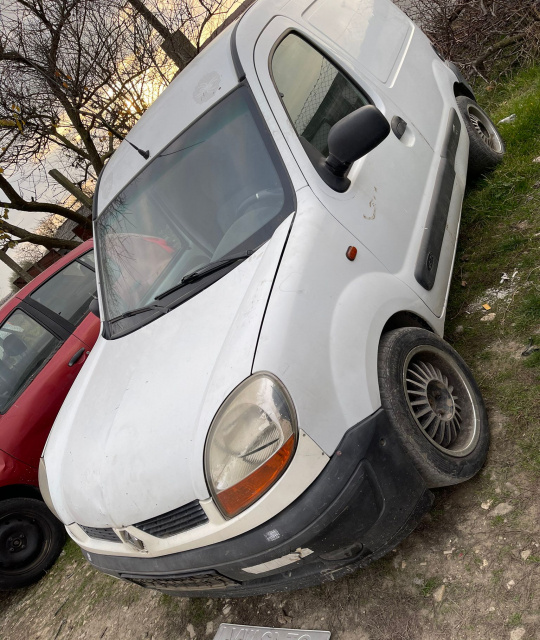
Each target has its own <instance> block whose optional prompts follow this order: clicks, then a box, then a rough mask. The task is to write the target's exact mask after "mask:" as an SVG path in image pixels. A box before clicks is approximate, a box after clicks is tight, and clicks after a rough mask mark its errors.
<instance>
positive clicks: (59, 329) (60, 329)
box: [10, 298, 75, 341]
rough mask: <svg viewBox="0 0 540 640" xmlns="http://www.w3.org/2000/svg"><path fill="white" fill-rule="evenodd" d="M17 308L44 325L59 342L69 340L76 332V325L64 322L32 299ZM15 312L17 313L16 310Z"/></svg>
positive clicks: (27, 299)
mask: <svg viewBox="0 0 540 640" xmlns="http://www.w3.org/2000/svg"><path fill="white" fill-rule="evenodd" d="M17 308H18V309H21V311H24V312H25V313H27V314H28V315H29V316H31V317H32V318H33V319H34V320H36V321H37V322H39V324H41V325H43V326H44V327H45V328H46V329H47V330H48V331H50V332H51V333H52V334H53V335H54V336H55V337H57V338H58V339H59V340H62V341H65V340H67V339H68V338H69V336H70V335H71V334H72V333H73V331H75V326H74V325H72V324H71V323H70V322H67V321H66V320H64V318H62V317H61V316H58V315H57V314H56V313H54V312H53V311H51V310H50V309H49V308H48V307H45V306H44V305H42V304H40V303H39V302H36V301H35V300H32V299H31V298H25V299H24V300H22V301H21V302H20V303H19V306H18V307H17ZM14 311H16V309H14ZM10 315H11V314H10Z"/></svg>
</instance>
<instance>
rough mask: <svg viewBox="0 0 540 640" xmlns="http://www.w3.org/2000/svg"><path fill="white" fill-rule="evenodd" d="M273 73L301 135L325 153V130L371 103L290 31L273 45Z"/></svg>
mask: <svg viewBox="0 0 540 640" xmlns="http://www.w3.org/2000/svg"><path fill="white" fill-rule="evenodd" d="M271 65H272V74H273V77H274V82H275V84H276V87H277V89H278V91H279V93H280V95H281V98H282V100H283V104H284V105H285V109H286V110H287V113H288V115H289V118H290V119H291V121H292V123H293V125H294V128H295V129H296V133H297V134H298V135H299V136H300V138H304V139H305V140H307V141H308V142H310V143H311V144H312V145H313V146H314V147H315V148H316V149H317V151H319V152H320V153H321V154H322V155H323V156H327V155H328V133H329V131H330V129H331V128H332V127H333V126H334V125H335V124H336V122H339V120H341V119H342V118H344V117H345V116H346V115H348V114H349V113H351V112H352V111H356V109H359V108H360V107H363V106H365V105H367V104H370V101H369V99H368V98H367V97H366V96H365V95H364V94H363V93H362V92H361V91H360V90H359V89H357V87H355V86H354V85H353V84H352V82H351V81H350V80H349V79H348V78H347V77H346V76H345V75H343V73H341V71H339V70H338V69H337V68H336V67H335V66H334V65H333V64H332V63H331V62H330V61H329V60H328V59H327V58H325V57H324V56H323V55H322V54H321V53H320V52H319V51H318V50H317V49H315V48H314V47H312V46H311V45H310V44H308V43H307V42H306V41H305V40H304V39H303V38H301V37H299V36H298V35H296V34H294V33H291V34H289V35H288V36H286V37H285V38H284V39H283V40H282V41H281V42H280V44H279V45H278V47H277V48H276V50H275V52H274V55H273V57H272V63H271Z"/></svg>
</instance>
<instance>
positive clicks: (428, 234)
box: [414, 109, 461, 291]
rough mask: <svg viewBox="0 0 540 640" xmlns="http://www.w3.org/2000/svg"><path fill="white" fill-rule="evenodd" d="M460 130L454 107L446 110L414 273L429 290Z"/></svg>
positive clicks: (434, 271) (451, 187) (446, 209)
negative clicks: (441, 146) (443, 137)
mask: <svg viewBox="0 0 540 640" xmlns="http://www.w3.org/2000/svg"><path fill="white" fill-rule="evenodd" d="M460 134H461V120H460V119H459V116H458V114H457V112H456V110H455V109H452V110H451V112H450V117H449V120H448V127H447V131H446V138H445V141H444V145H443V150H442V153H441V164H440V166H439V171H438V173H437V179H436V181H435V189H434V190H433V197H432V200H431V205H430V208H429V212H428V215H427V219H426V225H425V230H424V235H423V236H422V243H421V245H420V250H419V252H418V259H417V262H416V269H415V272H414V276H415V278H416V280H417V281H418V283H419V284H421V285H422V287H424V289H427V291H431V289H433V285H434V284H435V278H436V277H437V269H438V267H439V258H440V255H441V249H442V244H443V240H444V234H445V231H446V222H447V220H448V214H449V212H450V203H451V201H452V193H453V191H454V183H455V179H456V171H455V168H454V165H455V161H456V153H457V149H458V146H459V137H460Z"/></svg>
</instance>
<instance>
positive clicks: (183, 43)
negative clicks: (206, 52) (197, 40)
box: [128, 0, 197, 70]
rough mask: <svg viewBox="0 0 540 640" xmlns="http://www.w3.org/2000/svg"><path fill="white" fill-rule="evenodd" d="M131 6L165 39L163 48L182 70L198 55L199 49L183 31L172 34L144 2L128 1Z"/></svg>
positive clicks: (138, 0) (137, 0)
mask: <svg viewBox="0 0 540 640" xmlns="http://www.w3.org/2000/svg"><path fill="white" fill-rule="evenodd" d="M128 2H129V3H130V4H131V6H132V7H133V8H134V9H135V11H137V13H138V14H139V15H141V16H142V17H143V18H144V19H145V20H146V22H148V24H149V25H151V26H152V27H153V28H154V29H155V30H156V31H157V32H158V33H159V35H160V36H162V37H163V38H164V41H163V44H162V45H161V48H162V49H163V51H165V53H166V54H167V55H168V56H169V58H170V59H171V60H172V61H173V62H174V64H175V65H176V66H177V67H178V68H179V69H180V70H182V69H183V68H184V67H185V66H187V65H188V64H189V63H190V62H191V61H192V60H193V58H194V57H195V56H196V55H197V49H196V48H195V46H194V45H193V44H192V43H191V42H190V41H189V38H187V37H186V36H185V35H184V34H183V33H182V32H181V31H176V32H175V33H171V32H170V31H169V29H167V27H166V26H165V25H164V24H163V23H162V22H161V21H160V20H159V18H158V17H157V16H156V15H154V14H153V13H152V12H151V11H150V9H149V8H148V7H147V6H146V5H145V4H144V2H142V0H128Z"/></svg>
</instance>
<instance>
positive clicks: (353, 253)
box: [345, 247, 358, 262]
mask: <svg viewBox="0 0 540 640" xmlns="http://www.w3.org/2000/svg"><path fill="white" fill-rule="evenodd" d="M357 253H358V249H357V248H356V247H349V248H348V249H347V252H346V253H345V255H346V256H347V258H348V259H349V260H350V261H351V262H352V261H353V260H354V259H355V258H356V254H357Z"/></svg>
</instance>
